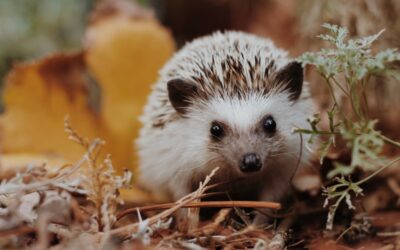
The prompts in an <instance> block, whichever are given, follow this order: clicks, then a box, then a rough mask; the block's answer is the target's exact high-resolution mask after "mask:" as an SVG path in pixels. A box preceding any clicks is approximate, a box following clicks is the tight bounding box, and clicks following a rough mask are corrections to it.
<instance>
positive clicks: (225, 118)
mask: <svg viewBox="0 0 400 250" xmlns="http://www.w3.org/2000/svg"><path fill="white" fill-rule="evenodd" d="M302 83H303V74H302V68H301V65H300V64H298V63H296V62H293V63H289V64H288V65H287V66H286V67H283V69H281V70H280V71H278V72H275V74H274V78H273V80H271V81H268V82H266V83H265V84H266V86H265V89H268V91H264V90H263V89H261V90H260V89H259V88H257V89H252V88H251V86H252V84H249V85H248V86H249V87H248V88H246V89H245V90H242V92H240V91H241V90H240V88H237V90H238V93H237V94H233V95H232V93H231V92H227V93H222V94H221V92H219V93H217V94H216V95H214V96H212V95H211V96H210V95H207V96H206V97H205V95H204V94H202V93H201V90H199V89H198V88H197V87H196V84H192V83H188V81H184V80H181V79H174V80H171V81H169V82H168V94H169V99H170V101H171V104H172V106H173V107H174V108H175V110H176V111H177V113H178V114H179V115H181V116H182V122H183V123H185V122H186V121H187V125H186V126H184V127H187V128H188V129H189V128H190V134H189V135H188V137H190V138H187V142H188V143H191V144H192V145H198V147H199V152H202V149H207V154H208V155H206V156H204V158H205V159H207V164H210V162H212V163H213V165H215V166H220V167H224V168H226V169H227V170H229V171H230V173H231V174H235V175H236V176H237V175H239V176H243V175H248V174H249V173H254V172H259V171H266V172H267V171H268V169H270V168H271V167H280V166H271V165H274V164H276V162H277V160H278V161H279V159H281V158H282V157H284V158H288V159H292V160H293V158H296V157H299V152H300V148H301V145H300V143H299V136H298V135H294V134H293V133H292V130H293V128H294V127H302V126H303V124H304V122H305V120H306V119H305V117H304V113H305V112H304V110H302V109H303V108H304V107H303V106H302V105H301V104H298V103H297V100H298V98H299V96H300V94H301V89H302ZM229 85H234V83H230V84H229ZM239 92H240V93H239ZM200 138H201V139H200ZM209 159H212V161H210V160H209ZM293 167H295V166H293Z"/></svg>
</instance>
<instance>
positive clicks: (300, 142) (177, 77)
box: [136, 31, 314, 201]
mask: <svg viewBox="0 0 400 250" xmlns="http://www.w3.org/2000/svg"><path fill="white" fill-rule="evenodd" d="M313 110H314V104H313V101H312V99H311V97H310V95H309V91H308V85H307V83H306V82H303V68H302V65H301V64H300V63H299V62H297V61H295V60H293V59H291V58H290V57H289V56H288V53H287V52H286V51H284V50H282V49H279V48H277V47H276V46H275V45H274V43H273V42H272V41H271V40H269V39H267V38H261V37H258V36H256V35H251V34H247V33H244V32H237V31H226V32H216V33H213V34H211V35H209V36H205V37H202V38H197V39H195V40H194V41H192V42H189V43H187V44H186V45H185V46H183V48H182V49H181V50H180V51H178V52H177V53H176V54H175V55H174V56H173V57H172V58H171V59H170V60H169V61H168V62H167V63H166V64H165V66H164V67H163V68H162V69H161V71H160V76H159V79H158V81H157V82H156V83H155V85H154V86H153V89H152V92H151V94H150V96H149V99H148V103H147V104H146V106H145V108H144V113H143V115H142V117H141V122H142V124H143V127H142V128H141V130H140V133H139V137H138V139H137V141H136V143H137V148H138V154H139V172H140V178H139V179H140V183H141V185H142V186H144V187H145V188H147V189H149V190H152V191H154V192H156V193H160V192H162V193H164V194H166V195H168V196H169V197H171V198H172V199H173V200H178V199H180V198H181V197H183V196H185V195H187V194H189V193H190V192H192V191H194V190H195V189H196V188H197V187H198V185H199V182H200V181H202V180H203V179H204V178H205V176H207V175H208V174H209V173H210V172H211V171H212V170H213V169H214V168H216V167H219V170H218V171H217V173H216V175H215V176H214V177H213V180H214V182H216V183H226V185H224V187H223V188H224V189H225V190H224V192H228V194H229V198H230V199H236V200H262V201H281V200H282V199H283V198H285V197H286V195H287V194H289V193H290V182H291V179H292V177H293V175H294V174H295V172H296V170H297V168H298V166H299V165H305V164H307V163H308V162H309V160H310V157H311V153H310V151H309V150H303V148H305V146H306V145H305V142H306V141H307V139H308V138H307V136H306V135H304V136H303V137H304V138H301V137H300V136H299V134H296V133H294V128H304V127H306V126H308V123H307V118H308V117H309V116H310V115H311V114H313V112H314V111H313Z"/></svg>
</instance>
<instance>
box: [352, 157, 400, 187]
mask: <svg viewBox="0 0 400 250" xmlns="http://www.w3.org/2000/svg"><path fill="white" fill-rule="evenodd" d="M398 161H400V157H398V158H396V159H394V160H393V161H391V162H389V163H388V164H386V165H385V166H382V167H381V168H380V169H378V170H376V171H375V172H373V173H372V174H370V175H369V176H367V177H365V178H364V179H362V180H360V181H358V182H356V183H355V184H356V185H358V186H359V185H361V184H363V183H364V182H367V181H369V180H370V179H372V178H373V177H375V176H376V175H378V174H379V173H381V172H382V171H384V170H385V169H387V168H389V167H390V166H392V165H393V164H394V163H396V162H398Z"/></svg>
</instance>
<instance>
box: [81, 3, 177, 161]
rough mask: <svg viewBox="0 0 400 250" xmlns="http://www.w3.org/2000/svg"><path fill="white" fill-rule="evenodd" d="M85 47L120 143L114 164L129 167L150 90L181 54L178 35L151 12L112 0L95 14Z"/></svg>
mask: <svg viewBox="0 0 400 250" xmlns="http://www.w3.org/2000/svg"><path fill="white" fill-rule="evenodd" d="M85 47H86V50H87V53H86V54H85V59H86V62H87V65H88V68H89V69H90V71H91V72H92V73H93V75H94V76H95V78H96V79H97V81H98V83H99V85H100V87H101V89H102V101H101V110H102V115H103V117H104V119H105V121H106V123H107V126H108V128H109V129H110V130H111V132H112V134H113V138H115V139H116V140H117V141H118V143H117V144H116V145H115V146H116V147H118V153H116V154H114V155H113V160H114V161H116V162H117V163H125V164H126V161H125V160H123V159H125V157H126V155H130V156H132V152H130V151H132V150H133V148H132V147H133V138H135V137H136V136H137V134H138V131H139V128H140V123H139V121H138V117H139V115H140V114H141V113H142V109H143V106H144V104H145V102H146V100H147V96H148V95H149V92H150V86H151V85H152V84H153V83H154V82H155V81H156V80H157V76H158V71H159V69H160V68H161V67H162V65H163V64H164V63H165V62H166V61H167V60H168V59H169V58H170V57H171V55H172V53H173V51H174V50H175V45H174V42H173V39H172V36H171V34H170V33H169V32H168V31H167V30H166V29H165V28H164V27H162V26H161V25H160V24H159V23H158V22H157V21H156V19H155V18H154V17H153V15H152V13H151V12H149V11H147V10H144V9H141V8H139V7H138V6H133V5H132V4H127V3H126V2H124V1H122V2H121V1H117V2H110V1H108V2H105V3H104V4H102V5H100V6H99V7H98V8H97V11H95V12H94V13H93V15H92V20H91V25H90V26H89V29H88V31H87V35H86V42H85ZM132 160H133V159H130V162H132Z"/></svg>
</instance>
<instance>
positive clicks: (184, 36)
mask: <svg viewBox="0 0 400 250" xmlns="http://www.w3.org/2000/svg"><path fill="white" fill-rule="evenodd" d="M128 1H132V2H134V0H128ZM99 2H101V1H100V0H30V1H25V0H3V1H0V91H1V87H2V85H3V82H4V76H5V74H6V72H7V71H8V70H9V69H10V68H11V67H12V65H13V64H14V63H15V62H18V61H23V60H26V59H29V60H32V59H34V58H38V57H42V56H44V55H48V54H50V53H53V52H55V51H74V50H79V49H80V48H82V41H83V34H84V30H85V27H86V25H87V23H88V22H89V20H90V14H89V13H90V11H92V10H93V9H94V8H95V5H96V4H98V3H99ZM135 2H137V3H139V4H141V5H144V6H147V7H149V8H150V9H152V10H153V11H154V13H155V15H156V17H157V18H158V19H159V20H160V22H161V23H162V24H163V25H165V26H166V27H168V28H169V29H170V31H171V32H172V34H173V36H174V38H175V40H176V43H177V45H178V47H180V46H181V45H182V44H184V43H185V42H186V41H189V40H192V39H193V38H195V37H198V36H202V35H205V34H209V33H210V32H212V31H215V30H225V29H235V30H244V31H248V32H251V33H255V34H258V35H261V36H266V37H270V38H272V39H273V40H274V41H275V42H276V43H277V44H278V45H279V46H280V47H283V48H285V49H287V50H289V52H290V53H291V54H292V55H293V56H297V55H299V54H300V53H301V52H304V51H306V50H317V49H318V48H320V47H321V46H322V44H321V42H320V41H319V40H318V39H316V38H315V36H316V35H317V34H319V33H320V32H321V27H320V25H321V24H322V23H324V22H330V23H335V24H340V25H344V26H346V27H348V28H349V30H350V35H351V36H365V35H370V34H373V33H376V32H378V31H379V30H381V29H383V28H385V29H386V32H385V33H384V35H383V36H382V38H381V39H380V41H379V43H378V47H379V48H387V47H394V48H398V47H399V45H400V21H399V20H400V19H399V18H398V16H399V15H398V14H399V13H400V1H398V0H365V1H364V0H354V1H346V0H338V1H329V0H303V1H296V0H289V1H278V0H248V1H243V0H196V1H187V0H140V1H139V0H138V1H135ZM309 79H310V80H311V82H312V83H313V92H314V93H315V96H316V98H317V99H318V102H319V104H320V105H321V107H322V108H326V107H328V106H329V103H325V102H326V100H328V99H329V98H326V93H327V92H326V89H325V88H324V87H323V86H319V85H318V84H315V83H314V82H316V81H318V79H314V78H313V76H309ZM372 88H373V89H374V91H373V94H378V95H379V96H382V95H384V96H385V98H384V101H383V100H382V98H378V99H380V103H376V104H375V106H376V108H377V109H378V110H377V112H376V114H381V113H382V112H387V111H390V106H391V105H393V103H398V104H400V101H399V100H398V97H397V93H399V91H400V88H399V86H397V84H395V83H392V82H390V81H386V82H385V84H379V83H377V84H376V85H375V86H373V87H372ZM372 98H374V99H376V98H375V97H372ZM373 105H374V104H373ZM2 106H3V105H1V104H0V107H1V109H2ZM391 117H392V118H388V119H392V120H393V119H394V120H396V119H397V116H395V117H393V116H391ZM390 124H393V122H392V123H390ZM394 124H397V123H396V122H394ZM396 126H397V125H396Z"/></svg>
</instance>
